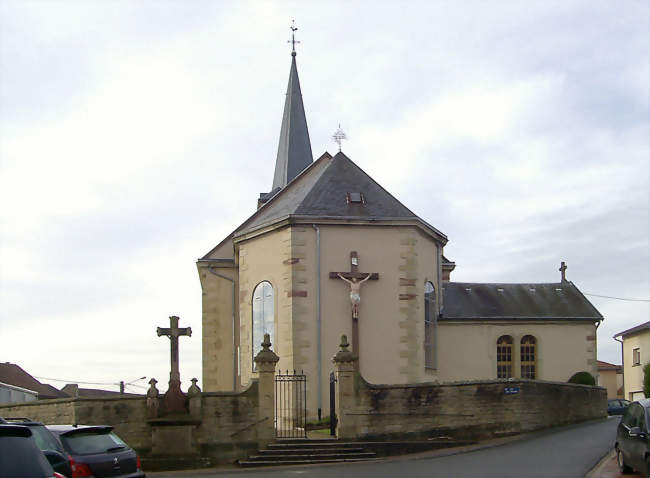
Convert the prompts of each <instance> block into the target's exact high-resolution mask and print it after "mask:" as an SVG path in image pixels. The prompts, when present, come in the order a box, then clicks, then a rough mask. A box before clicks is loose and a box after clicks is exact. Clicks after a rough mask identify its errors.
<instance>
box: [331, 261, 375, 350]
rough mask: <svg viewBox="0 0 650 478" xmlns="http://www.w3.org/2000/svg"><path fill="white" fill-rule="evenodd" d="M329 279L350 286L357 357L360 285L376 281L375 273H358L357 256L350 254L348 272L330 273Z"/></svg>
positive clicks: (353, 338)
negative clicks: (338, 280) (337, 280)
mask: <svg viewBox="0 0 650 478" xmlns="http://www.w3.org/2000/svg"><path fill="white" fill-rule="evenodd" d="M329 277H330V279H341V280H343V281H345V282H347V283H348V284H350V302H351V303H352V350H353V351H354V353H355V354H357V356H358V355H359V303H360V301H361V295H360V292H361V284H362V283H364V282H366V281H368V280H378V279H379V274H378V273H377V272H359V255H358V254H357V251H352V252H350V271H349V272H330V273H329Z"/></svg>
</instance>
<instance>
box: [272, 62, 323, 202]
mask: <svg viewBox="0 0 650 478" xmlns="http://www.w3.org/2000/svg"><path fill="white" fill-rule="evenodd" d="M313 160H314V159H313V156H312V152H311V143H310V141H309V131H308V130H307V118H306V117H305V107H304V106H303V103H302V93H301V91H300V80H299V79H298V68H297V67H296V54H295V52H292V57H291V70H290V71H289V84H288V85H287V97H286V99H285V101H284V113H283V114H282V126H281V128H280V142H279V143H278V156H277V158H276V160H275V174H274V175H273V187H272V188H271V191H274V190H276V189H278V188H280V189H282V188H283V187H285V186H286V185H287V184H288V183H289V182H291V180H293V179H294V178H295V177H296V176H298V174H300V173H301V172H302V171H303V170H304V169H305V168H306V167H307V166H309V165H310V164H311V163H312V162H313Z"/></svg>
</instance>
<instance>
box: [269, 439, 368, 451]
mask: <svg viewBox="0 0 650 478" xmlns="http://www.w3.org/2000/svg"><path fill="white" fill-rule="evenodd" d="M359 447H362V445H360V444H359V443H357V442H340V441H336V440H327V441H315V440H306V441H291V442H285V441H282V442H276V443H271V444H269V445H268V447H267V449H269V450H289V449H309V448H359Z"/></svg>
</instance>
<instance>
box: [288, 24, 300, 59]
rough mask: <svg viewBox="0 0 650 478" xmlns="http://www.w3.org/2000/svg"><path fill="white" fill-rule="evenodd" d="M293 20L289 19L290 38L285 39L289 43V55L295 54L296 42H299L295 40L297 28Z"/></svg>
mask: <svg viewBox="0 0 650 478" xmlns="http://www.w3.org/2000/svg"><path fill="white" fill-rule="evenodd" d="M295 22H296V21H295V20H291V26H290V27H289V28H290V29H291V40H287V43H291V56H296V43H300V42H299V41H298V40H296V30H298V27H297V26H295Z"/></svg>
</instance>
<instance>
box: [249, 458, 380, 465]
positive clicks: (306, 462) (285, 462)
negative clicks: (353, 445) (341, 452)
mask: <svg viewBox="0 0 650 478" xmlns="http://www.w3.org/2000/svg"><path fill="white" fill-rule="evenodd" d="M374 460H376V458H331V459H329V458H326V459H321V460H283V461H270V460H260V461H249V460H240V461H239V465H240V466H243V467H253V466H281V465H317V464H321V463H350V462H357V461H374Z"/></svg>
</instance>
